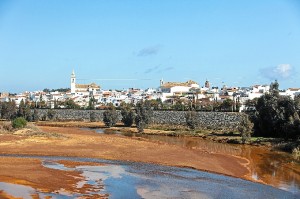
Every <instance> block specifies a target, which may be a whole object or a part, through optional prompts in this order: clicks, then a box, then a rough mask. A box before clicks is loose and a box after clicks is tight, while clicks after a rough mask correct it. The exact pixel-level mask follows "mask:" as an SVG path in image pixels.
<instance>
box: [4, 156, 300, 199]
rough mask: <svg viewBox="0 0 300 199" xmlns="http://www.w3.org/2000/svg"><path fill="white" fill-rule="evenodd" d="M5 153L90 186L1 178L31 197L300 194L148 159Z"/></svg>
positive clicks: (14, 191)
mask: <svg viewBox="0 0 300 199" xmlns="http://www.w3.org/2000/svg"><path fill="white" fill-rule="evenodd" d="M5 157H18V158H34V159H41V160H42V165H43V166H44V167H47V168H50V169H56V170H64V171H68V170H76V171H79V172H80V173H81V176H82V177H83V178H81V180H79V181H78V182H77V183H76V184H75V185H74V186H76V188H78V189H79V188H81V187H87V186H89V189H88V191H85V192H84V193H80V192H76V191H73V192H66V191H65V190H63V189H61V190H57V191H55V192H54V193H47V192H43V190H38V189H34V188H32V187H30V186H24V185H16V184H10V183H4V182H0V190H2V191H3V192H5V193H6V194H8V195H10V196H13V197H16V198H24V199H27V198H28V199H29V198H33V197H32V196H33V195H34V196H36V197H38V198H58V199H59V198H63V199H64V198H96V197H95V196H100V195H104V196H105V195H106V196H107V197H109V198H237V199H240V198H297V197H298V196H300V195H299V194H298V193H292V192H287V191H284V190H281V189H277V188H274V187H271V186H267V185H263V184H259V183H253V182H250V181H246V180H242V179H238V178H232V177H227V176H223V175H217V174H211V173H207V172H201V171H197V170H193V169H188V168H177V167H168V166H159V165H154V164H146V163H133V162H122V161H107V160H99V159H91V158H76V157H43V156H24V155H5ZM59 160H67V161H76V162H97V163H103V165H102V166H76V167H75V168H69V167H66V166H65V165H64V164H60V163H57V161H59Z"/></svg>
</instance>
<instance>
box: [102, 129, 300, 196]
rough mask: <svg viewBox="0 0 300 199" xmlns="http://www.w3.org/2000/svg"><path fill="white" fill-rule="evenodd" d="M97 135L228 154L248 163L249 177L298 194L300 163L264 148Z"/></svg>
mask: <svg viewBox="0 0 300 199" xmlns="http://www.w3.org/2000/svg"><path fill="white" fill-rule="evenodd" d="M96 132H98V133H108V134H112V133H114V134H117V135H120V136H139V137H143V138H146V139H148V140H152V141H155V142H162V143H168V144H174V145H178V146H181V147H185V148H189V149H191V150H197V149H201V150H206V151H208V152H212V153H220V154H224V153H225V154H230V155H233V156H239V157H243V158H246V159H248V160H249V165H248V167H249V169H250V172H251V178H252V179H254V180H256V181H262V182H264V183H267V184H270V185H272V186H274V187H277V188H279V189H283V190H287V191H289V192H293V193H299V192H300V161H299V160H297V159H295V158H294V157H293V156H292V155H291V154H288V153H285V152H280V151H270V150H268V149H267V148H265V147H256V146H249V145H236V144H227V143H217V142H213V141H210V140H203V139H199V138H195V137H172V136H159V135H146V134H132V133H122V132H118V131H115V132H106V131H105V130H103V129H97V130H96Z"/></svg>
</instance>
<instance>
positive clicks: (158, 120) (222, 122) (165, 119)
mask: <svg viewBox="0 0 300 199" xmlns="http://www.w3.org/2000/svg"><path fill="white" fill-rule="evenodd" d="M53 111H54V112H55V114H54V118H53V119H54V120H63V121H65V120H76V121H90V120H91V119H92V118H94V120H95V121H102V119H103V112H104V110H71V109H53ZM47 113H48V109H38V115H39V118H40V119H41V118H43V117H45V116H46V115H47ZM118 114H119V120H121V118H122V116H121V113H120V111H118ZM185 114H186V112H184V111H154V112H153V123H155V124H173V125H184V124H185ZM197 116H198V117H197V120H198V123H199V126H200V127H202V128H213V129H220V128H229V129H235V128H237V126H238V125H239V123H240V121H241V119H242V117H243V116H244V114H243V113H229V112H197Z"/></svg>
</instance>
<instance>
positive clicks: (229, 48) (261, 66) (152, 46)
mask: <svg viewBox="0 0 300 199" xmlns="http://www.w3.org/2000/svg"><path fill="white" fill-rule="evenodd" d="M0 13H1V14H0V43H1V45H0V69H1V73H0V92H6V91H7V92H12V93H19V92H23V91H34V90H41V89H44V88H51V89H52V88H53V89H56V88H66V87H69V79H68V78H66V77H69V75H70V73H71V71H72V69H74V70H75V71H76V74H78V79H79V81H81V82H82V83H91V82H95V83H97V84H99V85H101V87H102V88H104V89H123V88H132V87H135V88H142V89H146V88H153V87H158V86H159V80H160V79H161V78H163V79H164V80H165V81H178V82H185V81H187V80H189V79H191V80H194V81H196V82H198V83H199V84H200V85H203V84H204V82H205V81H206V80H209V81H210V82H211V84H212V85H213V86H218V87H220V86H223V84H225V85H227V86H229V87H232V86H251V85H256V84H260V85H261V84H270V83H271V82H273V81H274V80H275V79H277V80H278V81H279V84H280V89H287V88H292V87H300V85H299V83H298V82H299V81H298V80H299V79H300V74H299V70H300V68H299V67H300V57H299V56H298V52H300V37H299V35H300V26H299V25H298V24H299V23H300V3H299V2H297V1H293V0H288V1H283V0H277V1H271V0H266V1H263V2H261V1H251V2H241V1H230V2H225V1H224V2H222V1H210V2H205V1H194V0H189V1H168V0H166V1H163V2H161V1H109V2H107V1H89V2H88V3H86V2H85V3H84V2H83V1H78V2H73V1H68V0H67V1H63V2H61V1H43V2H36V1H31V0H27V1H1V2H0Z"/></svg>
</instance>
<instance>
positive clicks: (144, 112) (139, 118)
mask: <svg viewBox="0 0 300 199" xmlns="http://www.w3.org/2000/svg"><path fill="white" fill-rule="evenodd" d="M135 111H136V117H135V124H136V127H137V129H138V131H139V133H143V132H144V128H147V126H148V125H149V124H150V123H151V122H152V117H153V111H152V109H151V107H150V105H149V102H148V101H145V102H143V101H142V102H139V103H137V105H136V109H135Z"/></svg>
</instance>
